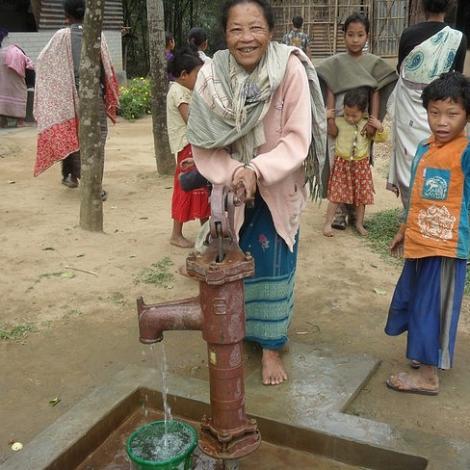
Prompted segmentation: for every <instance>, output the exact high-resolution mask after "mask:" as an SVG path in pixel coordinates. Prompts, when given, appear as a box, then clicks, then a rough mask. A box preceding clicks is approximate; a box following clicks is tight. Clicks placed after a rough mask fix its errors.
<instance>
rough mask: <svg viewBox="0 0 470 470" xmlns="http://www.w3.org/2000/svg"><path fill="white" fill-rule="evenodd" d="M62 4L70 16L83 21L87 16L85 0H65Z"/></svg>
mask: <svg viewBox="0 0 470 470" xmlns="http://www.w3.org/2000/svg"><path fill="white" fill-rule="evenodd" d="M62 5H63V7H64V12H65V14H66V15H67V16H68V17H70V18H73V19H74V20H78V21H83V17H84V16H85V0H64V1H63V2H62Z"/></svg>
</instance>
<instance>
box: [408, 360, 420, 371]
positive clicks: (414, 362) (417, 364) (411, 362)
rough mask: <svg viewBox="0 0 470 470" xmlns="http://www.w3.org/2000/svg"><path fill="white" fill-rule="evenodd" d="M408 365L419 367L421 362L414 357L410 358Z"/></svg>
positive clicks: (413, 367)
mask: <svg viewBox="0 0 470 470" xmlns="http://www.w3.org/2000/svg"><path fill="white" fill-rule="evenodd" d="M410 367H411V368H412V369H419V368H420V367H421V362H419V361H416V360H415V359H411V361H410Z"/></svg>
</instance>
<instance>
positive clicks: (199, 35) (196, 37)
mask: <svg viewBox="0 0 470 470" xmlns="http://www.w3.org/2000/svg"><path fill="white" fill-rule="evenodd" d="M206 41H207V33H206V31H205V30H204V29H203V28H192V29H191V31H189V34H188V42H189V45H190V46H193V48H194V49H196V50H197V49H198V48H199V47H201V46H202V45H203V44H204V43H205V42H206Z"/></svg>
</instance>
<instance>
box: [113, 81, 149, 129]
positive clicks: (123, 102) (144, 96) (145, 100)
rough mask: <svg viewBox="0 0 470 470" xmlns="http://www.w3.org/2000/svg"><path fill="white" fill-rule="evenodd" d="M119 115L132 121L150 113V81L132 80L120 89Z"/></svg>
mask: <svg viewBox="0 0 470 470" xmlns="http://www.w3.org/2000/svg"><path fill="white" fill-rule="evenodd" d="M119 104H120V114H121V116H122V117H123V118H125V119H128V120H129V121H133V120H134V119H138V118H140V117H142V116H145V115H146V114H150V112H151V97H150V80H149V79H148V78H143V77H140V78H133V79H132V80H129V82H128V84H127V86H125V87H124V86H123V87H121V90H120V97H119Z"/></svg>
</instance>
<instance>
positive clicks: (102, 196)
mask: <svg viewBox="0 0 470 470" xmlns="http://www.w3.org/2000/svg"><path fill="white" fill-rule="evenodd" d="M106 199H108V193H107V192H106V191H105V190H104V189H103V191H101V200H102V201H103V202H104V201H106Z"/></svg>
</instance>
